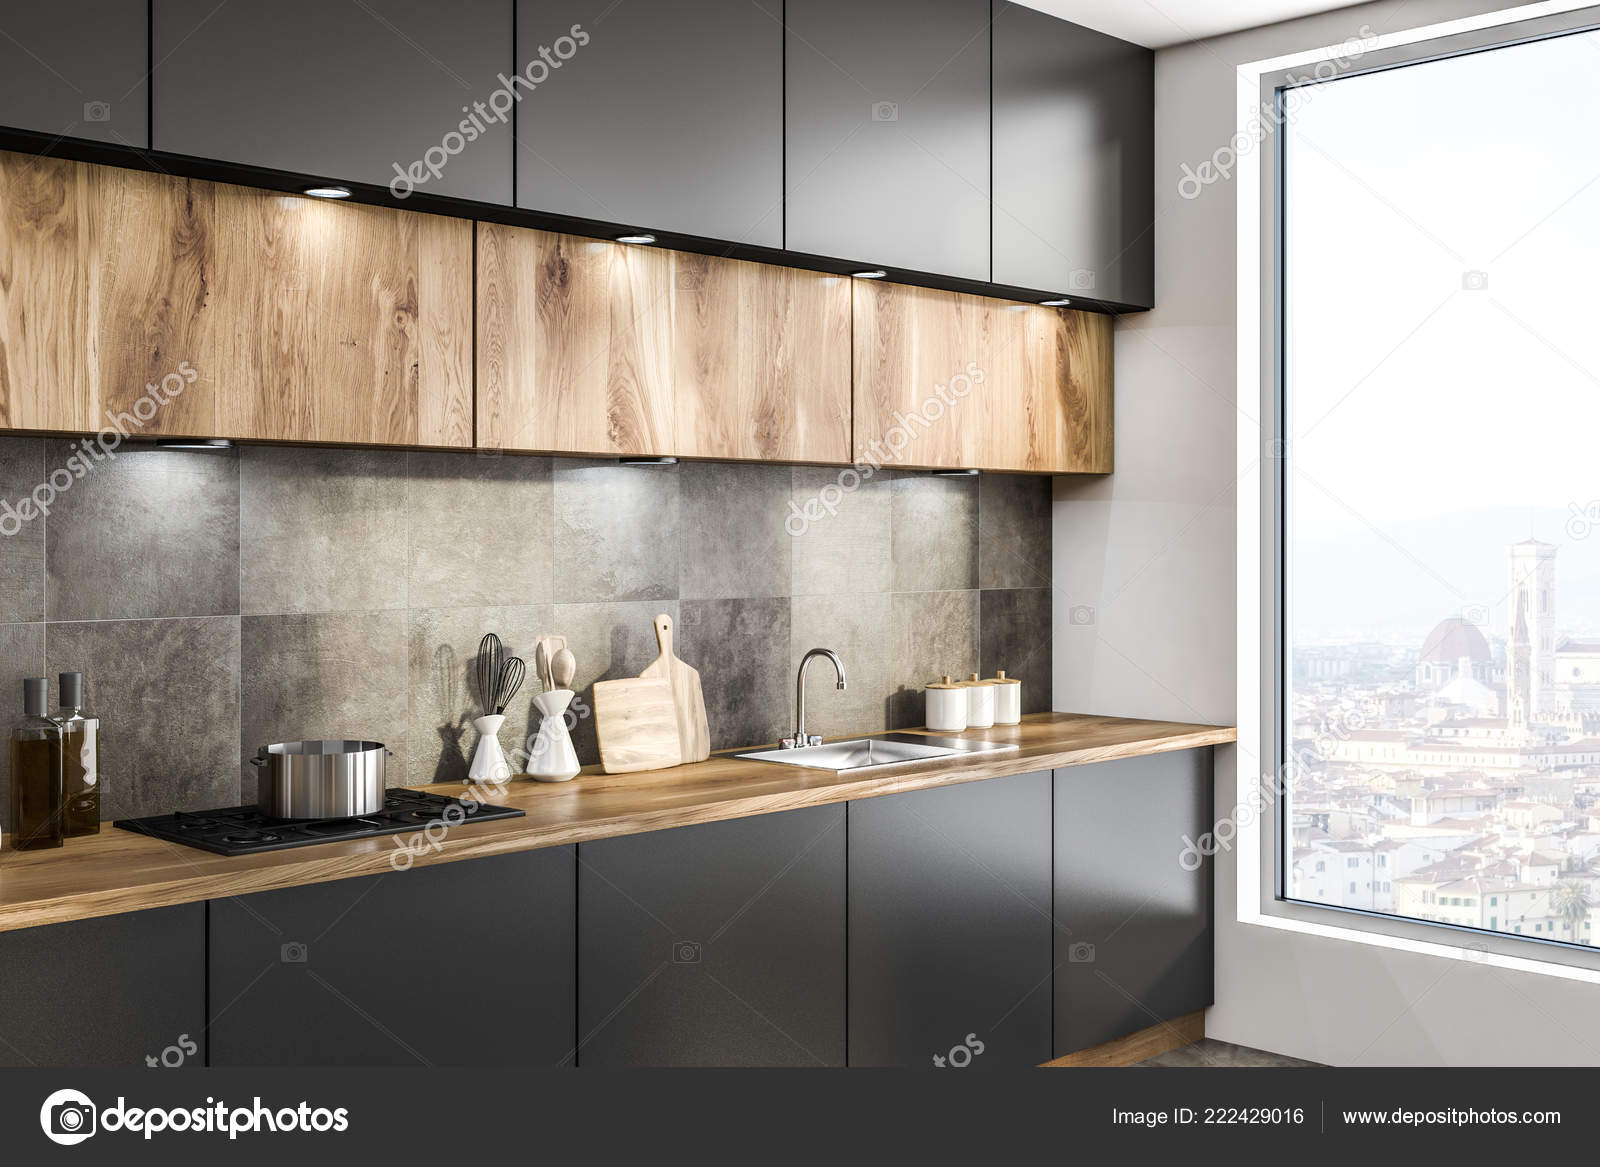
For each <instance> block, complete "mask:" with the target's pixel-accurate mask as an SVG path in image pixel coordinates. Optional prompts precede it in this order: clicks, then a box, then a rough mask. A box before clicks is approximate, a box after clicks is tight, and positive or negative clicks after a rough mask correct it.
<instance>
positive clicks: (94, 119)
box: [0, 0, 150, 147]
mask: <svg viewBox="0 0 1600 1167" xmlns="http://www.w3.org/2000/svg"><path fill="white" fill-rule="evenodd" d="M148 28H149V22H148V19H147V13H146V9H145V6H144V5H143V4H139V3H129V0H48V2H41V3H34V4H25V3H15V4H7V5H5V7H4V10H3V11H0V126H9V127H12V128H14V129H19V130H37V131H38V132H39V133H41V134H60V135H61V136H63V137H68V138H92V139H94V140H96V141H100V142H114V143H117V144H119V145H126V146H140V147H144V146H148V145H149V144H150V121H149V116H148V115H149V92H148V90H146V88H145V77H146V74H147V73H148V71H149V68H150V59H149V37H148V35H147V30H148Z"/></svg>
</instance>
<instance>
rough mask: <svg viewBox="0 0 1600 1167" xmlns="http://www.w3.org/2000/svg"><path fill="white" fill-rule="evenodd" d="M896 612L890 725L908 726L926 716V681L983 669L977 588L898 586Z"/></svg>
mask: <svg viewBox="0 0 1600 1167" xmlns="http://www.w3.org/2000/svg"><path fill="white" fill-rule="evenodd" d="M892 613H893V616H892V623H893V636H894V655H893V661H894V664H893V671H892V673H891V674H890V678H889V683H890V686H891V691H890V694H889V728H890V729H906V728H908V727H911V726H918V725H922V724H923V723H924V721H926V716H925V714H926V705H925V702H924V699H923V696H922V690H923V687H924V686H925V685H927V684H928V683H929V682H930V681H934V680H937V679H938V678H939V677H940V676H943V675H944V674H946V673H948V674H950V675H951V676H952V677H964V676H966V675H967V674H968V673H971V672H974V671H978V667H979V661H978V657H979V647H978V593H977V592H975V591H955V592H896V593H895V594H894V597H893V606H892Z"/></svg>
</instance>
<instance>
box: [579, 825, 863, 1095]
mask: <svg viewBox="0 0 1600 1167" xmlns="http://www.w3.org/2000/svg"><path fill="white" fill-rule="evenodd" d="M844 820H845V809H844V805H843V804H838V805H834V806H821V807H810V808H807V809H805V810H795V811H787V812H785V813H782V814H768V815H759V816H757V817H755V818H747V819H733V820H730V821H728V822H722V823H709V824H706V825H703V826H694V827H678V828H675V829H673V830H666V831H653V832H651V833H649V834H644V835H630V836H628V837H626V838H621V839H606V840H603V841H601V842H598V843H585V844H582V845H581V846H580V847H579V849H578V937H579V960H578V1015H579V1029H580V1032H581V1036H580V1038H579V1043H580V1044H579V1048H578V1064H579V1065H580V1066H842V1065H843V1064H844V1053H845V996H844V994H845V890H844V842H845V840H844Z"/></svg>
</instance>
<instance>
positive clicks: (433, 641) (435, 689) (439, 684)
mask: <svg viewBox="0 0 1600 1167" xmlns="http://www.w3.org/2000/svg"><path fill="white" fill-rule="evenodd" d="M555 630H556V629H555V623H554V614H553V612H552V609H551V606H550V605H549V604H532V605H526V606H517V607H495V608H428V609H423V610H420V611H412V612H411V613H410V629H409V633H408V648H407V659H408V662H409V663H408V668H409V670H410V678H411V681H410V694H411V699H410V713H409V718H410V722H409V727H408V729H407V733H406V778H405V780H406V783H407V784H408V785H411V786H424V785H427V784H429V783H432V782H464V781H466V777H467V767H468V765H469V764H470V763H471V761H472V752H473V750H474V749H475V748H476V747H477V743H478V732H477V730H475V729H473V728H472V722H473V721H474V720H475V719H476V718H478V717H479V716H481V715H482V714H483V707H482V704H481V702H480V699H479V696H478V691H477V671H476V663H477V658H478V642H479V641H480V640H482V639H483V634H484V633H485V632H493V633H494V634H495V635H497V636H498V637H500V640H501V642H502V643H503V644H504V645H505V650H506V655H507V656H508V657H511V656H520V657H522V659H523V660H524V661H526V662H527V665H528V679H527V680H526V681H524V682H523V685H522V688H521V689H519V690H518V691H517V694H516V696H515V697H514V698H513V699H512V701H511V703H510V704H509V705H508V706H507V707H506V714H505V716H506V721H505V725H503V726H502V727H501V729H500V745H501V748H502V749H504V750H505V751H506V754H507V756H508V757H509V756H510V755H511V752H512V750H513V749H514V748H519V747H520V748H523V749H526V748H527V741H528V735H529V732H530V729H533V730H537V728H538V721H537V712H536V711H535V710H534V709H533V698H534V696H535V695H536V694H537V693H538V692H539V682H538V679H537V677H536V675H535V673H534V670H533V646H534V641H535V640H537V638H538V637H540V636H546V635H550V634H552V633H554V632H555Z"/></svg>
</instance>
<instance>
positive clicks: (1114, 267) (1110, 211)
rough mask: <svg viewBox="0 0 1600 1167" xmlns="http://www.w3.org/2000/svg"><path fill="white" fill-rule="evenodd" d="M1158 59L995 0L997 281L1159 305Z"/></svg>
mask: <svg viewBox="0 0 1600 1167" xmlns="http://www.w3.org/2000/svg"><path fill="white" fill-rule="evenodd" d="M1154 221H1155V54H1154V53H1153V52H1151V51H1150V50H1149V49H1146V48H1143V47H1142V46H1140V45H1135V44H1129V43H1128V42H1127V41H1122V40H1118V39H1117V38H1116V37H1110V36H1106V35H1105V34H1104V33H1099V32H1095V31H1093V30H1092V29H1087V28H1082V27H1080V26H1079V25H1076V24H1071V23H1068V22H1067V21H1065V20H1057V19H1056V18H1055V17H1053V16H1048V15H1046V14H1045V13H1043V12H1039V11H1036V10H1035V9H1032V8H1025V7H1023V6H1022V5H1020V4H1005V3H999V2H997V3H996V5H995V21H994V279H995V281H996V282H997V283H1002V284H1016V285H1019V286H1021V287H1025V288H1042V289H1045V290H1047V291H1056V292H1065V293H1067V294H1068V295H1073V294H1077V295H1080V296H1084V297H1086V298H1093V299H1097V300H1107V301H1111V302H1113V303H1117V304H1127V305H1135V306H1139V307H1149V306H1150V305H1151V304H1153V303H1154V302H1155V227H1154Z"/></svg>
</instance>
